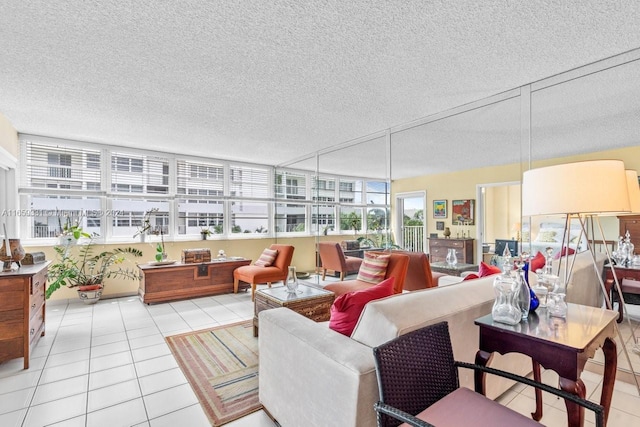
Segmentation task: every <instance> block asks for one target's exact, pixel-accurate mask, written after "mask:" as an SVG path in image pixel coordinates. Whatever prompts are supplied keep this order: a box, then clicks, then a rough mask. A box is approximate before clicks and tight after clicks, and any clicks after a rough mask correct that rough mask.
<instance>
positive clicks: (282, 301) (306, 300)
mask: <svg viewBox="0 0 640 427" xmlns="http://www.w3.org/2000/svg"><path fill="white" fill-rule="evenodd" d="M334 297H335V294H334V293H333V292H330V291H325V290H324V289H320V288H315V287H313V286H309V285H304V284H302V283H301V284H300V285H299V287H298V292H297V293H296V294H289V293H287V290H286V288H285V287H284V286H274V287H272V288H266V289H258V290H257V291H256V295H255V301H254V306H253V307H254V310H253V313H254V315H253V336H254V337H257V336H258V313H260V312H261V311H262V310H270V309H272V308H278V307H287V308H288V309H291V310H293V311H295V312H296V313H299V314H302V315H303V316H304V317H308V318H309V319H311V320H313V321H316V322H324V321H327V320H329V318H330V316H331V313H330V311H329V310H330V309H331V304H333V299H334Z"/></svg>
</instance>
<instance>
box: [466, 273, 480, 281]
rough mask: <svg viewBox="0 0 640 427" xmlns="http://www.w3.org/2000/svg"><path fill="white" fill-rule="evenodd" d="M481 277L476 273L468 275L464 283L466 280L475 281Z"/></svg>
mask: <svg viewBox="0 0 640 427" xmlns="http://www.w3.org/2000/svg"><path fill="white" fill-rule="evenodd" d="M479 277H480V276H478V275H477V274H475V273H471V274H467V275H466V276H464V279H462V281H463V282H464V281H465V280H473V279H477V278H479Z"/></svg>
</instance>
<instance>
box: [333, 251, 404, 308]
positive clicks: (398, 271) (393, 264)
mask: <svg viewBox="0 0 640 427" xmlns="http://www.w3.org/2000/svg"><path fill="white" fill-rule="evenodd" d="M377 253H383V252H377ZM408 267H409V256H408V255H405V254H400V253H395V252H391V255H390V257H389V265H388V266H387V271H386V273H385V276H384V278H385V279H388V278H389V277H392V276H393V277H395V281H394V284H393V293H394V294H399V293H402V289H403V287H404V280H405V277H406V276H407V268H408ZM371 286H374V285H373V284H372V283H370V282H365V281H362V280H358V279H353V280H344V281H341V282H335V283H329V284H328V285H325V286H324V289H326V290H328V291H331V292H333V293H334V294H336V298H337V297H339V296H340V295H342V294H346V293H348V292H353V291H359V290H362V289H366V288H369V287H371Z"/></svg>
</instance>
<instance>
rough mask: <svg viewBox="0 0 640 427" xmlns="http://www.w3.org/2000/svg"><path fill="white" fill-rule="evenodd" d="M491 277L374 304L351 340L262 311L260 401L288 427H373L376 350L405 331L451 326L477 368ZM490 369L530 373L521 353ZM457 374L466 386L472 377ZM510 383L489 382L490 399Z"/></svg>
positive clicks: (290, 315) (457, 347) (458, 348)
mask: <svg viewBox="0 0 640 427" xmlns="http://www.w3.org/2000/svg"><path fill="white" fill-rule="evenodd" d="M493 279H494V276H489V277H485V278H481V279H477V280H473V281H468V282H464V283H460V284H458V285H455V286H447V287H443V288H430V289H425V290H422V291H415V292H410V293H404V294H399V295H394V296H391V297H388V298H385V299H382V300H378V301H373V302H371V303H369V304H367V306H366V307H365V309H364V311H363V313H362V315H361V316H360V319H359V321H358V324H357V326H356V328H355V330H354V332H353V334H352V336H351V338H349V337H346V336H344V335H341V334H339V333H337V332H334V331H333V330H331V329H329V328H328V325H327V323H326V322H325V323H315V322H313V321H311V320H309V319H307V318H305V317H303V316H301V315H299V314H297V313H295V312H293V311H291V310H288V309H286V308H282V309H273V310H266V311H262V312H261V313H260V336H259V354H260V386H259V388H260V401H261V402H262V404H263V405H264V407H265V409H266V410H267V411H268V412H269V413H270V414H271V415H272V416H273V417H274V418H275V419H276V420H277V421H278V422H279V423H280V425H282V426H283V427H297V426H305V427H313V426H317V427H326V426H332V427H339V426H345V427H347V426H350V427H354V426H358V427H360V426H362V427H369V426H375V425H376V419H375V418H376V417H375V411H374V410H373V404H374V402H376V401H377V400H378V397H379V396H378V386H377V381H376V373H375V366H374V360H373V351H372V348H373V347H375V346H377V345H380V344H382V343H385V342H387V341H389V340H391V339H393V338H395V337H397V336H399V335H402V334H404V333H406V332H409V331H412V330H415V329H418V328H420V327H422V326H425V325H429V324H432V323H436V322H440V321H448V322H449V328H450V332H451V339H452V344H453V351H454V356H455V358H456V359H457V360H464V361H467V362H473V361H474V360H475V354H476V351H477V348H478V329H477V326H475V325H474V324H473V321H474V320H475V319H476V318H478V317H481V316H483V315H485V314H488V313H490V312H491V307H492V305H493V301H494V293H493ZM491 366H494V367H497V368H499V369H505V370H508V371H510V372H515V373H518V374H526V373H527V372H529V371H530V370H531V361H530V359H528V358H527V357H525V356H522V355H519V354H509V355H506V356H501V355H495V356H494V359H493V360H492V362H491ZM465 371H467V370H462V371H460V374H461V378H460V382H461V384H462V385H463V386H466V387H469V388H473V374H472V372H471V371H468V372H465ZM509 386H510V383H509V382H508V381H506V380H503V379H501V378H497V377H491V378H487V394H488V396H489V397H491V398H495V397H497V396H499V395H500V394H501V393H502V392H504V391H505V390H506V389H507V388H508V387H509Z"/></svg>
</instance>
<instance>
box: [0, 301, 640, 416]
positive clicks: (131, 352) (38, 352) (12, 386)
mask: <svg viewBox="0 0 640 427" xmlns="http://www.w3.org/2000/svg"><path fill="white" fill-rule="evenodd" d="M252 316H253V305H252V303H251V298H250V294H249V293H240V294H237V295H234V294H230V295H220V296H216V297H210V298H199V299H193V300H188V301H178V302H174V303H166V304H156V305H151V306H147V305H144V304H142V303H141V302H140V301H139V299H138V298H136V297H126V298H118V299H109V300H102V301H100V302H99V303H98V304H96V305H93V306H86V305H83V304H82V303H80V302H79V301H75V300H72V301H69V302H67V301H63V302H60V301H50V302H48V304H47V323H46V331H47V335H46V336H45V337H43V338H42V339H41V340H40V342H39V343H38V345H37V347H36V348H35V350H34V352H33V355H32V359H31V367H30V368H29V369H28V370H26V371H25V370H23V369H22V362H23V361H22V359H15V360H12V361H9V362H5V363H3V364H0V426H2V427H5V426H23V427H35V426H49V425H52V426H53V425H55V426H64V427H75V426H91V427H93V426H108V427H117V426H152V427H155V426H175V425H183V426H189V427H192V426H208V425H209V423H208V420H207V418H206V416H205V414H204V412H203V411H202V409H201V407H200V405H199V403H198V400H197V398H196V396H195V394H194V393H193V391H192V390H191V388H190V386H189V385H188V383H187V380H186V378H185V377H184V375H183V374H182V372H181V371H180V369H179V368H178V365H177V364H176V361H175V360H174V358H173V356H172V355H171V352H170V351H169V348H168V346H167V345H166V343H165V341H164V337H165V336H167V335H173V334H178V333H182V332H187V331H191V330H198V329H204V328H208V327H212V326H216V325H221V324H227V323H233V322H238V321H241V320H246V319H250V318H252ZM631 357H632V358H635V360H634V362H635V361H640V356H638V355H634V354H632V355H631ZM634 365H635V363H634ZM554 375H555V374H554V373H553V372H545V374H544V378H545V380H546V381H548V382H549V383H550V384H554V381H556V384H554V385H557V377H554ZM583 380H584V381H585V384H586V386H587V391H588V393H589V396H591V397H592V398H594V399H597V396H599V393H600V388H601V381H602V378H601V377H599V376H598V375H595V374H593V373H590V372H585V373H584V374H583ZM500 400H501V402H502V403H504V404H506V405H508V406H509V407H512V408H514V409H516V410H518V411H520V412H522V413H525V414H527V413H529V412H531V410H532V408H533V405H534V404H533V393H532V392H531V391H530V390H528V389H523V388H520V387H515V388H514V389H512V390H510V391H508V392H507V393H505V394H504V395H503V396H502V397H501V399H500ZM544 412H545V415H544V418H543V419H542V422H543V423H544V424H546V425H550V426H564V425H566V418H565V415H564V404H563V402H562V401H558V400H557V399H554V398H553V397H547V398H546V399H545V411H544ZM587 422H588V423H589V422H592V419H591V418H588V419H587ZM608 425H609V426H610V427H617V426H621V427H622V426H624V427H627V426H630V425H640V397H638V394H637V392H636V391H635V387H633V386H631V385H629V384H626V383H622V382H617V383H616V390H615V392H614V397H613V402H612V409H611V415H610V418H609V424H608ZM228 426H229V427H273V426H274V423H273V422H272V421H271V420H270V419H269V418H268V417H267V415H266V414H265V413H264V412H263V411H259V412H256V413H254V414H251V415H249V416H246V417H244V418H242V419H240V420H237V421H234V422H232V423H230V424H228Z"/></svg>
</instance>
